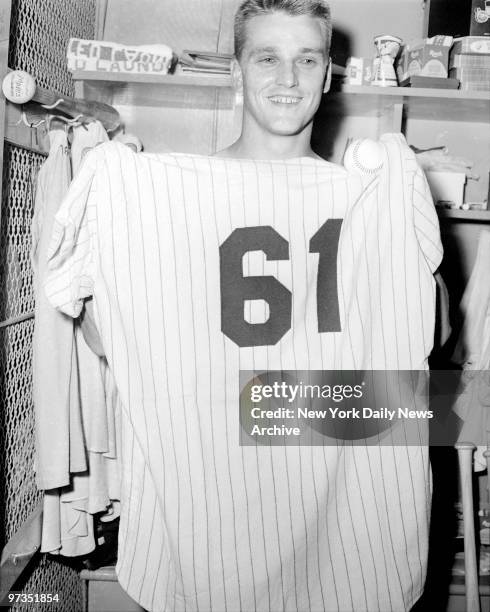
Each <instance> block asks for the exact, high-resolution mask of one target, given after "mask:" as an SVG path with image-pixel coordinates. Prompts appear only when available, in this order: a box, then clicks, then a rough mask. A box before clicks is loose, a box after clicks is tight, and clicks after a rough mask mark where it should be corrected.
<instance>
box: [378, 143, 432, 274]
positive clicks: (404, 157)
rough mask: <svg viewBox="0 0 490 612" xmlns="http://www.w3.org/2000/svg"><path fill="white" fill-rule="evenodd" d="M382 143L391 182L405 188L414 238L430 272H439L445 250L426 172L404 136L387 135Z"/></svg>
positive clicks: (408, 215) (406, 206) (404, 193)
mask: <svg viewBox="0 0 490 612" xmlns="http://www.w3.org/2000/svg"><path fill="white" fill-rule="evenodd" d="M381 142H382V143H383V144H384V145H385V147H386V153H387V155H388V161H389V164H388V167H389V171H390V178H389V180H390V182H391V183H392V185H393V184H395V187H396V188H397V189H400V188H401V187H400V186H401V185H403V188H402V189H403V195H404V198H403V199H404V203H405V214H406V219H407V220H408V219H409V220H410V223H412V224H413V231H414V238H415V239H416V240H417V243H418V247H419V249H420V251H421V253H422V255H423V257H424V260H425V262H426V264H427V266H428V268H429V270H430V271H431V272H435V271H436V270H437V268H438V267H439V265H440V263H441V261H442V256H443V249H442V243H441V233H440V228H439V218H438V216H437V211H436V207H435V206H434V202H433V200H432V195H431V193H430V189H429V184H428V183H427V179H426V178H425V174H424V171H423V170H422V168H421V167H420V166H419V164H418V161H417V157H416V155H415V153H414V152H413V151H412V149H411V148H410V147H409V146H408V144H407V141H406V140H405V137H404V136H403V134H384V135H383V136H382V137H381Z"/></svg>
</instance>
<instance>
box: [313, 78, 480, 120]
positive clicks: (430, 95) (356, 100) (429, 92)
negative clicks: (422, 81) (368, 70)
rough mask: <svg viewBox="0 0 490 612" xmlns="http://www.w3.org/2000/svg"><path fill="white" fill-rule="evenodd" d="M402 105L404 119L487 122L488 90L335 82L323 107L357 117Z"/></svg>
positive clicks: (378, 115) (375, 114)
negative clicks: (359, 84)
mask: <svg viewBox="0 0 490 612" xmlns="http://www.w3.org/2000/svg"><path fill="white" fill-rule="evenodd" d="M396 104H399V105H403V113H404V116H405V117H406V118H407V119H429V120H437V121H469V122H476V123H488V119H489V117H490V92H486V91H471V92H467V91H460V90H457V89H426V88H411V87H384V88H383V87H374V86H357V85H339V84H334V86H333V88H332V91H331V92H330V93H329V94H327V95H326V96H324V100H323V103H322V109H321V110H323V111H326V112H332V111H333V112H341V113H342V114H349V115H357V116H376V117H380V116H382V115H384V114H385V113H387V112H388V111H389V110H390V109H391V108H393V106H394V105H396Z"/></svg>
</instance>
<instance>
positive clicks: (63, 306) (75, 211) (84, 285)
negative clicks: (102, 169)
mask: <svg viewBox="0 0 490 612" xmlns="http://www.w3.org/2000/svg"><path fill="white" fill-rule="evenodd" d="M96 155H97V153H96V151H95V150H94V151H90V152H89V153H87V155H86V156H85V159H84V162H83V164H82V166H81V168H80V170H79V172H78V173H77V175H76V176H75V178H74V179H73V182H72V183H71V185H70V189H69V190H68V193H67V195H66V196H65V198H64V200H63V202H62V203H61V206H60V208H59V210H58V212H57V213H56V216H55V220H54V225H53V233H52V235H51V242H50V245H49V248H48V253H47V268H48V269H47V274H46V279H45V283H44V289H45V292H46V296H47V298H48V300H49V301H50V303H51V304H52V305H53V306H54V307H55V308H57V309H58V310H60V311H62V312H64V313H65V314H67V315H70V316H71V317H78V315H79V314H80V311H81V309H82V306H83V300H84V298H87V297H89V296H91V295H92V294H93V290H94V281H95V262H96V254H95V248H96V243H97V236H96V228H97V223H96V210H97V209H96V203H97V187H96V174H97V172H96V170H97V164H96Z"/></svg>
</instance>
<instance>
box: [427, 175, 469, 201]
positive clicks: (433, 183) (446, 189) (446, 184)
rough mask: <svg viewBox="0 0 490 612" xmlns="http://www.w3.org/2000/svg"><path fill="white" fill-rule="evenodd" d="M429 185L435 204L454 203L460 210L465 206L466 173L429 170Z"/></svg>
mask: <svg viewBox="0 0 490 612" xmlns="http://www.w3.org/2000/svg"><path fill="white" fill-rule="evenodd" d="M425 175H426V177H427V181H428V183H429V187H430V192H431V194H432V198H433V200H434V204H437V203H438V202H454V204H455V206H456V207H457V208H459V207H460V206H461V205H462V204H463V195H464V186H465V183H466V174H465V173H464V172H436V171H435V170H427V172H426V173H425Z"/></svg>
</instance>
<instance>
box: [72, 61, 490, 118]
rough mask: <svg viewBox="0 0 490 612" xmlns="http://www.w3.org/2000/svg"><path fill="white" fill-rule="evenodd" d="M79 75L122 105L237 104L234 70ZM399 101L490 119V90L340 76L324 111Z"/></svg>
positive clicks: (364, 111)
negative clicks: (359, 81)
mask: <svg viewBox="0 0 490 612" xmlns="http://www.w3.org/2000/svg"><path fill="white" fill-rule="evenodd" d="M73 79H74V81H75V82H76V83H81V84H83V87H85V88H87V94H88V95H87V94H86V97H87V98H88V99H94V96H96V98H95V99H98V100H100V101H105V102H109V103H112V104H116V105H117V104H135V105H141V106H151V105H152V104H155V103H158V104H163V105H167V106H173V105H175V104H182V102H184V103H185V102H186V101H190V100H191V99H194V103H195V106H194V107H195V108H200V107H202V106H201V105H202V104H204V107H207V106H206V105H207V104H209V100H211V99H214V98H216V97H219V98H220V99H221V101H225V103H226V105H233V101H234V94H233V89H232V81H231V77H229V76H201V75H193V76H191V75H185V74H184V75H182V74H163V75H158V74H157V75H148V74H122V73H114V72H95V71H92V72H89V71H78V72H75V73H74V74H73ZM206 101H207V102H206ZM396 104H399V105H403V109H404V115H405V117H407V118H412V119H432V120H441V121H469V122H478V123H488V119H489V117H490V92H484V91H483V92H481V91H473V92H466V91H459V90H454V89H425V88H423V89H422V88H410V87H385V88H383V87H374V86H357V85H342V84H339V83H335V82H334V83H333V85H332V91H331V92H329V93H328V94H326V95H325V96H324V98H323V101H322V105H321V107H320V111H319V112H320V113H322V114H323V113H325V114H332V113H335V114H342V115H345V114H349V115H358V116H362V117H365V116H377V117H380V116H382V115H384V114H386V113H387V112H388V111H389V110H390V109H391V108H393V106H394V105H396Z"/></svg>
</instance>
